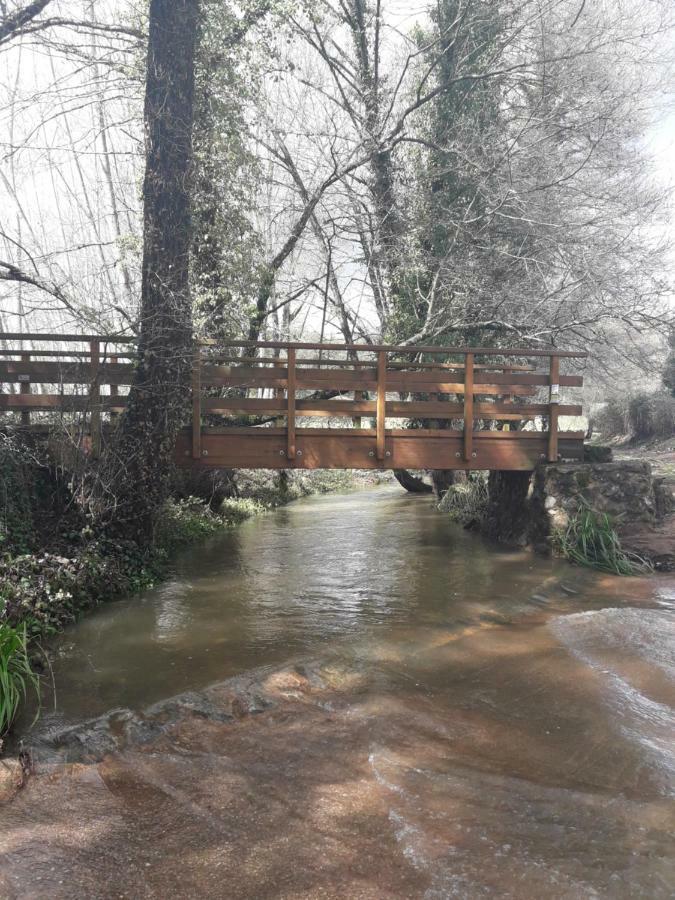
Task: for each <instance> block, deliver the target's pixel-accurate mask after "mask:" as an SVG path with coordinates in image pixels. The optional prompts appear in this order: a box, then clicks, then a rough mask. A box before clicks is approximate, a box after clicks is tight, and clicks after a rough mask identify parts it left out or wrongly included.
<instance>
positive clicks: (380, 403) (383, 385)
mask: <svg viewBox="0 0 675 900" xmlns="http://www.w3.org/2000/svg"><path fill="white" fill-rule="evenodd" d="M386 405H387V353H386V351H385V350H380V351H379V352H378V354H377V404H376V418H375V426H376V456H377V459H378V460H379V462H382V460H383V459H384V437H385V434H384V426H385V414H386Z"/></svg>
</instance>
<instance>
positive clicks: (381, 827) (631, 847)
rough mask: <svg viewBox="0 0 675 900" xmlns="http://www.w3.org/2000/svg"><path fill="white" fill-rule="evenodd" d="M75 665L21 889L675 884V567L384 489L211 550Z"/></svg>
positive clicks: (439, 889) (58, 656)
mask: <svg viewBox="0 0 675 900" xmlns="http://www.w3.org/2000/svg"><path fill="white" fill-rule="evenodd" d="M53 656H54V659H53V679H54V684H55V696H53V697H49V698H46V700H45V706H46V709H45V711H44V714H43V716H42V719H41V720H40V722H39V723H38V725H37V726H35V728H33V729H32V731H31V730H29V729H28V728H27V727H26V729H25V734H24V738H25V740H26V741H27V742H28V743H31V744H33V745H34V747H35V752H36V757H37V758H38V760H39V762H38V766H37V774H36V775H34V776H33V777H32V778H31V779H30V780H29V782H28V784H27V786H26V787H24V788H23V790H21V791H19V792H18V793H16V794H15V796H14V798H13V799H12V800H11V802H10V801H7V802H6V803H5V805H4V807H3V806H0V897H4V896H7V897H12V898H14V897H16V898H19V897H21V898H24V897H43V896H44V897H50V898H52V897H54V898H60V897H163V898H166V897H169V898H172V897H228V898H229V897H242V898H244V897H247V898H248V897H253V898H257V897H270V898H272V897H288V898H300V897H306V898H314V897H335V898H352V897H354V898H359V897H364V898H366V897H367V898H370V897H373V898H380V897H382V898H384V897H424V898H430V900H437V898H445V897H448V898H449V897H462V898H474V897H475V898H478V897H488V896H489V897H512V898H542V897H553V898H586V897H589V898H590V897H607V898H623V897H625V898H633V897H645V898H660V897H663V898H666V897H671V896H673V894H675V852H674V838H673V834H674V832H675V810H674V807H673V801H674V796H675V741H674V738H675V582H673V580H670V581H668V580H665V579H652V580H648V581H641V580H637V579H623V580H617V579H613V578H609V577H603V576H597V575H593V574H590V573H586V572H583V571H581V570H577V569H572V568H570V567H567V566H566V565H565V564H562V563H555V562H551V561H546V560H541V559H536V558H534V557H532V556H530V555H529V554H526V553H521V552H505V551H503V550H499V549H496V548H495V547H494V546H490V545H488V544H486V543H483V542H482V541H481V540H480V539H479V538H477V537H475V536H473V535H470V534H467V533H465V532H464V531H462V530H461V529H459V528H457V527H455V526H452V525H451V524H450V523H448V522H447V521H446V520H445V518H444V517H442V516H440V515H439V514H438V513H436V512H435V511H434V509H433V507H432V505H431V503H430V501H429V500H428V499H427V498H423V497H422V498H420V497H411V496H406V495H404V494H402V493H401V492H399V491H398V489H392V488H379V489H377V490H372V491H367V492H359V493H355V494H349V495H343V496H332V497H324V498H318V499H311V500H307V501H302V502H299V503H296V504H293V505H292V506H289V507H287V508H285V509H282V510H280V511H278V512H276V513H274V514H271V515H269V516H265V517H263V518H261V519H258V520H256V521H251V522H249V523H246V524H244V525H243V526H242V527H240V528H237V529H236V530H233V531H232V532H231V533H229V534H228V535H226V536H225V537H222V538H218V539H217V540H215V541H213V542H212V543H211V544H210V545H208V546H206V547H203V548H200V549H199V550H197V551H191V552H190V554H189V555H187V556H185V557H184V558H183V559H181V560H179V561H178V563H177V569H176V575H175V578H174V579H173V580H172V581H170V582H168V583H167V584H165V585H163V586H161V587H159V588H158V589H156V590H154V591H151V592H149V593H148V594H146V595H145V596H144V597H143V598H141V599H140V600H138V599H136V600H133V601H129V602H126V601H125V602H118V603H113V604H109V605H106V606H104V607H102V608H101V609H99V610H98V611H97V612H95V613H94V614H93V615H91V616H90V617H88V618H87V619H86V620H84V621H83V622H82V623H80V624H79V625H78V626H77V627H75V628H73V629H72V630H71V631H70V632H69V633H67V634H65V635H64V636H63V637H62V638H61V639H60V640H59V641H58V642H57V644H56V645H55V647H54V654H53ZM209 686H210V687H209ZM177 695H178V696H177ZM176 696H177V699H174V700H172V701H170V702H169V703H168V704H167V703H166V702H165V701H166V700H167V698H171V697H174V698H176ZM111 710H114V712H112V713H111V712H110V711H111ZM111 879H112V881H111ZM113 882H114V884H113ZM3 890H4V894H3Z"/></svg>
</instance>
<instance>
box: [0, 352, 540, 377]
mask: <svg viewBox="0 0 675 900" xmlns="http://www.w3.org/2000/svg"><path fill="white" fill-rule="evenodd" d="M0 355H1V353H0ZM207 360H208V362H209V363H211V364H213V365H221V364H222V363H233V364H235V365H237V364H239V365H243V364H244V363H245V364H246V365H248V366H253V365H260V366H266V365H272V366H276V365H278V364H279V362H281V363H282V364H283V363H285V360H283V359H281V360H280V358H279V357H276V356H256V357H253V358H251V359H246V360H244V359H243V358H242V357H241V356H221V355H220V354H218V355H216V356H209V357H207V358H205V362H206V361H207ZM295 364H296V366H321V367H322V368H325V369H330V368H331V367H334V368H338V369H340V368H345V369H351V368H353V369H360V368H371V369H372V368H373V365H374V363H373V361H372V360H363V359H332V358H330V357H329V358H326V357H323V358H322V359H319V358H318V357H313V356H305V357H296V360H295ZM387 368H388V369H389V370H392V369H411V370H413V371H414V370H424V369H436V370H440V371H443V370H445V371H447V370H452V371H455V370H456V371H461V372H462V374H463V370H464V364H463V363H443V362H398V361H392V360H389V361H388V362H387ZM483 369H485V370H488V371H499V372H528V371H531V370H532V366H527V365H522V366H518V365H514V364H511V365H508V364H506V363H505V364H504V365H500V364H499V363H492V364H491V365H474V371H475V372H478V371H480V370H483ZM540 377H542V378H546V374H543V375H541V376H540ZM545 384H548V382H545Z"/></svg>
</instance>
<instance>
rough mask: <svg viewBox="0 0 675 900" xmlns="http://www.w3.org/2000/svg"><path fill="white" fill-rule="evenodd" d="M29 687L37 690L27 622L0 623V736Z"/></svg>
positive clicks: (8, 725) (37, 682)
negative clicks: (13, 625)
mask: <svg viewBox="0 0 675 900" xmlns="http://www.w3.org/2000/svg"><path fill="white" fill-rule="evenodd" d="M29 690H34V691H36V692H38V691H39V681H38V678H37V675H36V674H35V673H34V672H33V669H32V667H31V664H30V658H29V655H28V634H27V629H26V625H25V623H24V624H23V625H20V626H18V627H17V628H13V627H12V626H11V625H8V624H6V623H4V624H3V623H0V738H1V737H2V735H3V734H4V733H5V732H6V731H7V730H8V729H9V727H10V725H11V724H12V722H13V721H14V717H15V715H16V712H17V710H18V708H19V704H20V703H21V702H22V700H24V699H25V697H26V694H27V693H28V691H29ZM0 745H1V741H0Z"/></svg>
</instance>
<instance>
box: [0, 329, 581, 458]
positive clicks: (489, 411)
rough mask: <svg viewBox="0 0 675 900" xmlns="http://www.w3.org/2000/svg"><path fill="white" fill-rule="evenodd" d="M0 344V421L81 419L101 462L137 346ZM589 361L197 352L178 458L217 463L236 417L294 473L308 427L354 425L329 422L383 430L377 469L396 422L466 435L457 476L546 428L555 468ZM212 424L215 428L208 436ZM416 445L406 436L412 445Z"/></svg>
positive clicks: (97, 340) (254, 349)
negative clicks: (566, 392)
mask: <svg viewBox="0 0 675 900" xmlns="http://www.w3.org/2000/svg"><path fill="white" fill-rule="evenodd" d="M0 341H1V342H2V346H0V391H2V393H0V414H7V413H10V414H12V415H18V416H19V417H20V421H21V423H22V424H23V425H31V424H35V422H36V420H35V418H33V419H32V418H31V417H32V416H35V415H38V418H44V415H43V414H49V413H54V412H55V411H56V412H59V413H65V414H80V415H81V416H82V417H83V418H84V419H85V420H86V422H87V425H88V429H89V432H90V434H91V446H92V452H93V453H94V454H96V453H98V451H99V449H100V441H101V429H102V424H103V423H104V422H106V421H111V420H114V418H115V417H116V416H117V415H118V414H119V413H120V412H121V411H122V410H123V409H124V404H125V396H124V394H123V393H122V392H121V391H120V389H122V391H123V390H125V389H126V387H127V386H128V385H130V384H131V381H132V378H133V366H132V364H131V361H132V360H133V358H134V356H135V348H134V346H133V344H132V339H130V338H126V337H119V336H113V337H104V336H101V335H66V336H64V335H31V334H5V335H2V336H0ZM48 345H51V346H48ZM583 357H585V354H583V353H577V352H569V351H562V350H561V351H558V350H543V349H509V350H505V349H502V348H499V349H496V348H489V347H437V346H415V347H408V346H378V345H371V344H352V345H346V344H317V343H285V342H258V343H255V344H251V343H248V342H245V341H232V342H227V343H225V344H222V343H221V344H219V345H218V346H217V347H216V346H214V345H213V344H198V345H196V347H195V352H194V364H193V373H192V422H191V428H190V430H191V438H190V447H189V449H186V450H184V451H181V452H183V453H185V454H187V455H188V456H190V457H191V458H192V459H193V460H197V459H202V458H203V457H205V456H207V455H208V450H206V449H205V448H204V446H203V438H204V436H205V435H206V434H207V433H208V432H209V430H214V426H215V427H217V426H218V425H219V424H221V423H222V421H223V419H225V420H227V419H230V420H231V419H233V418H235V417H236V419H237V421H236V422H235V423H234V424H237V425H239V426H240V427H239V428H238V429H237V432H238V434H239V436H240V437H243V436H244V435H243V430H242V427H241V426H243V427H244V429H245V426H246V425H249V426H250V424H251V417H255V419H254V421H255V422H256V423H258V425H260V424H261V423H265V426H266V427H265V428H264V429H263V428H261V427H258V428H256V429H255V432H254V435H256V434H257V435H258V436H260V433H261V431H263V430H264V431H265V433H266V435H267V436H271V432H272V431H273V432H274V433H275V434H277V433H281V432H283V438H284V446H283V447H281V448H280V449H279V451H278V455H279V456H282V455H283V457H284V460H285V462H286V463H287V464H293V463H298V462H299V461H300V458H301V456H302V449H301V448H300V447H299V446H298V435H299V434H307V433H308V430H307V429H303V428H299V427H298V420H299V419H303V420H304V419H305V418H310V419H314V418H320V419H323V420H324V421H325V420H326V419H330V420H333V419H334V420H343V419H346V420H348V423H347V428H335V427H334V425H333V423H332V422H331V423H330V428H329V429H328V430H326V429H324V430H322V435H323V436H324V437H325V436H327V433H328V432H329V433H330V435H342V436H343V437H344V436H345V435H346V434H347V432H348V430H351V431H352V433H353V429H354V427H355V426H356V427H359V426H361V425H362V424H363V422H362V420H363V417H368V418H372V419H373V424H374V427H373V428H365V429H362V428H360V430H359V436H360V437H363V438H365V437H372V438H374V440H373V441H372V446H371V449H370V450H369V452H368V455H369V457H370V458H371V459H372V460H373V463H374V464H375V465H377V464H387V461H388V460H389V459H390V457H391V455H392V450H391V449H389V448H388V446H387V440H388V436H392V435H396V434H402V432H396V431H395V430H393V429H391V428H389V429H388V428H387V419H389V420H390V422H391V420H397V419H398V420H408V421H410V420H415V423H416V424H417V425H419V426H420V428H419V429H418V430H417V431H415V432H414V434H415V435H416V436H419V437H423V436H436V437H438V436H439V434H440V433H443V434H445V435H449V434H454V435H455V437H457V435H458V432H460V440H459V442H456V449H455V450H454V455H455V457H456V461H455V462H454V463H453V465H455V466H456V467H467V468H469V467H470V466H471V464H472V463H474V464H475V466H476V467H480V460H478V459H477V457H478V455H479V454H478V446H479V445H480V443H481V438H482V437H489V436H491V438H494V437H496V436H498V435H497V434H496V431H501V432H505V431H507V430H509V429H511V428H515V429H516V432H515V433H513V432H512V434H511V437H512V438H513V441H516V440H517V438H518V435H522V438H523V439H524V440H525V439H527V438H528V437H532V436H533V435H532V432H522V431H520V428H521V426H522V424H523V423H524V422H526V421H528V420H540V421H541V422H542V423H543V422H545V423H546V432H545V438H546V441H545V449H544V452H543V454H540V455H544V456H545V457H546V458H547V459H548V460H550V461H553V460H556V459H557V458H558V452H559V440H560V434H561V432H560V431H559V418H560V417H561V416H579V415H581V412H582V409H581V406H580V405H579V404H576V403H568V402H561V400H562V397H561V388H565V389H574V388H580V387H582V385H583V378H582V376H581V375H580V374H578V373H577V372H564V371H562V369H563V368H564V367H565V366H566V365H567V364H569V363H570V361H577V362H576V363H575V364H576V366H577V367H578V360H579V359H581V358H583ZM573 364H574V363H573ZM242 417H245V422H242ZM205 421H207V422H208V423H209V425H210V428H209V427H206V428H205V427H204V422H205ZM275 426H276V427H275ZM248 431H249V432H251V431H252V429H250V428H249V429H248ZM486 432H487V434H486ZM412 433H413V432H411V431H410V430H409V429H406V431H405V434H406V435H407V436H410V435H411V434H412ZM563 434H564V436H565V437H567V438H572V437H574V438H576V439H579V438H580V437H581V438H583V435H579V434H576V433H575V434H573V435H572V434H570V433H563ZM503 436H504V437H507V435H506V434H503ZM539 436H540V437H543V436H544V435H542V433H541V432H539ZM513 441H512V442H511V443H512V444H513ZM249 446H250V445H249ZM359 446H361V445H360V444H359ZM453 446H455V444H453ZM503 446H504V448H506V444H503ZM503 452H504V451H502V453H503ZM507 461H508V460H507ZM276 464H277V465H279V464H280V460H277V463H276Z"/></svg>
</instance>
